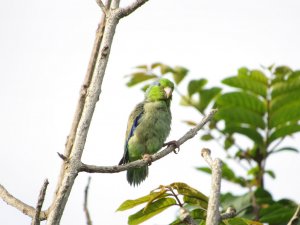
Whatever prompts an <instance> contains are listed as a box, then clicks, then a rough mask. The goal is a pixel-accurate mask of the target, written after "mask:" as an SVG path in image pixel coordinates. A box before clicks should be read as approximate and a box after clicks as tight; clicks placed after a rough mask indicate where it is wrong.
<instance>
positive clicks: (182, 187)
mask: <svg viewBox="0 0 300 225" xmlns="http://www.w3.org/2000/svg"><path fill="white" fill-rule="evenodd" d="M170 186H171V187H172V188H174V189H176V190H177V192H178V193H179V194H181V195H184V196H188V197H192V198H196V199H198V200H199V201H203V202H204V203H206V206H207V203H208V197H207V196H206V195H204V194H203V193H201V192H200V191H198V190H196V189H195V188H192V187H190V186H189V185H187V184H185V183H181V182H175V183H172V184H171V185H170Z"/></svg>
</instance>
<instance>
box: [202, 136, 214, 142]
mask: <svg viewBox="0 0 300 225" xmlns="http://www.w3.org/2000/svg"><path fill="white" fill-rule="evenodd" d="M213 139H214V137H213V136H212V135H211V134H204V135H202V136H201V140H203V141H210V140H213Z"/></svg>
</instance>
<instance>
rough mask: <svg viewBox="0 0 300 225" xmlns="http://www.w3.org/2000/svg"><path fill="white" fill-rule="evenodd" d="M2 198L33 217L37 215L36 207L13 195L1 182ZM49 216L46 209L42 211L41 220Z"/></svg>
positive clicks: (0, 196) (0, 192) (0, 194)
mask: <svg viewBox="0 0 300 225" xmlns="http://www.w3.org/2000/svg"><path fill="white" fill-rule="evenodd" d="M0 198H1V199H2V200H3V201H4V202H6V203H7V204H8V205H10V206H12V207H14V208H16V209H18V210H19V211H21V212H22V213H24V214H25V215H27V216H29V217H31V218H33V217H34V216H35V211H36V210H35V208H33V207H32V206H29V205H27V204H26V203H24V202H22V201H20V200H19V199H17V198H15V197H14V196H12V195H11V194H10V193H9V192H8V191H7V190H6V189H5V188H4V187H3V186H2V185H1V184H0ZM46 217H47V215H46V213H45V212H44V211H41V212H40V217H39V219H40V220H45V219H46Z"/></svg>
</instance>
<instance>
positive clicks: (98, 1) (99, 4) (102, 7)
mask: <svg viewBox="0 0 300 225" xmlns="http://www.w3.org/2000/svg"><path fill="white" fill-rule="evenodd" d="M96 2H97V4H98V6H99V7H100V8H101V10H102V12H103V13H104V14H105V15H107V9H106V7H105V5H104V4H103V2H102V1H101V0H96Z"/></svg>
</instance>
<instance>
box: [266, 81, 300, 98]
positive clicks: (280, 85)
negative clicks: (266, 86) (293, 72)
mask: <svg viewBox="0 0 300 225" xmlns="http://www.w3.org/2000/svg"><path fill="white" fill-rule="evenodd" d="M299 88H300V79H296V80H293V81H283V82H277V83H276V84H274V85H273V86H272V92H271V95H272V98H275V97H277V96H280V95H283V94H289V93H291V92H293V91H297V90H299Z"/></svg>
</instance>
